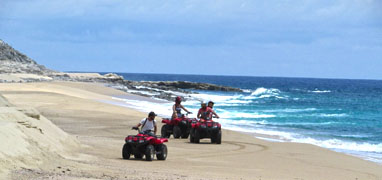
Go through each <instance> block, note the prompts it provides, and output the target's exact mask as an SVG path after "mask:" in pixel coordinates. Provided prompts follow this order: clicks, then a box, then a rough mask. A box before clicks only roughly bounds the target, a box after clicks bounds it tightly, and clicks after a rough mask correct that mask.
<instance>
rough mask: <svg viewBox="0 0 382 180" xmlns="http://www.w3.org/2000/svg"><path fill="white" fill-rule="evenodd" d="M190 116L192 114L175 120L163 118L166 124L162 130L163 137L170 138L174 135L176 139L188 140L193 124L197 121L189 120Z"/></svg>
mask: <svg viewBox="0 0 382 180" xmlns="http://www.w3.org/2000/svg"><path fill="white" fill-rule="evenodd" d="M188 114H191V113H187V114H186V115H183V116H182V117H179V118H174V119H170V118H163V119H162V123H164V125H163V126H162V129H161V134H162V137H164V138H169V137H170V136H171V134H172V135H173V136H174V138H179V137H182V138H188V136H189V135H190V130H191V122H192V121H195V120H196V118H188V117H187V115H188Z"/></svg>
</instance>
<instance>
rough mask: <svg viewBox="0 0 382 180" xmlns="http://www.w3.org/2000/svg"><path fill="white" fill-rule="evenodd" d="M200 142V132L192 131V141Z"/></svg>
mask: <svg viewBox="0 0 382 180" xmlns="http://www.w3.org/2000/svg"><path fill="white" fill-rule="evenodd" d="M199 142H200V132H199V130H195V131H194V143H199Z"/></svg>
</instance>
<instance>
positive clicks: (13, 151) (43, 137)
mask: <svg viewBox="0 0 382 180" xmlns="http://www.w3.org/2000/svg"><path fill="white" fill-rule="evenodd" d="M0 102H1V103H0V142H1V144H0V169H1V170H2V171H1V174H2V175H1V176H2V177H4V176H5V172H6V170H12V169H14V168H17V167H36V166H39V165H40V164H41V163H43V162H44V161H51V160H54V158H57V157H59V156H68V157H69V156H70V154H71V151H72V149H73V148H78V147H79V142H78V141H77V140H76V139H75V138H73V137H71V136H69V135H68V134H67V133H66V132H64V131H62V130H61V129H60V128H58V127H57V126H56V125H54V124H53V123H52V122H51V121H49V120H48V119H46V118H45V117H44V116H42V115H41V114H40V113H39V112H38V111H37V110H35V109H33V108H20V107H14V106H13V105H12V104H10V103H8V102H7V101H6V100H5V99H4V98H2V97H0ZM1 176H0V177H1Z"/></svg>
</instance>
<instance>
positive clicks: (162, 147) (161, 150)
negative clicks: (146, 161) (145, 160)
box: [157, 144, 167, 160]
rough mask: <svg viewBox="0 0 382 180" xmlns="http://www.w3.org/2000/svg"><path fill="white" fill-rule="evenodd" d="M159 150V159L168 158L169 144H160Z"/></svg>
mask: <svg viewBox="0 0 382 180" xmlns="http://www.w3.org/2000/svg"><path fill="white" fill-rule="evenodd" d="M157 150H158V152H159V154H157V159H158V160H166V158H167V146H166V145H165V144H160V145H159V146H158V149H157Z"/></svg>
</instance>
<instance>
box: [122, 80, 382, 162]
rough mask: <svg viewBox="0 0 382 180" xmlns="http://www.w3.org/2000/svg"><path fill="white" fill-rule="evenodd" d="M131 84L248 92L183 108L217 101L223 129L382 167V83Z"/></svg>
mask: <svg viewBox="0 0 382 180" xmlns="http://www.w3.org/2000/svg"><path fill="white" fill-rule="evenodd" d="M120 75H123V76H124V77H125V79H128V80H145V81H149V80H150V81H172V80H182V81H193V82H206V83H214V84H219V85H226V86H233V87H238V88H241V89H245V92H243V93H227V92H212V91H199V92H198V93H199V94H192V95H191V97H189V98H188V101H186V102H184V105H185V106H186V107H187V108H189V109H192V110H197V109H198V107H199V100H213V101H215V103H216V104H215V110H216V112H217V113H218V114H219V115H220V116H221V117H222V118H221V119H219V122H221V123H222V124H223V127H224V128H227V129H233V130H237V131H245V132H254V133H260V134H266V135H271V136H275V137H276V136H277V137H278V139H279V140H281V141H290V142H301V143H310V144H315V145H318V146H321V147H325V148H329V149H332V150H335V151H339V152H344V153H348V154H352V155H356V156H359V157H362V158H364V159H367V160H371V161H375V162H379V163H382V81H376V80H334V79H306V78H270V77H237V76H199V75H163V74H129V73H125V74H120Z"/></svg>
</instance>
